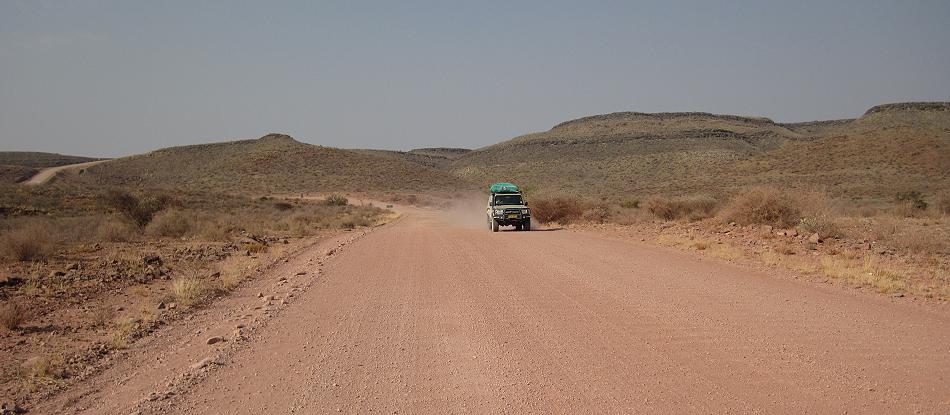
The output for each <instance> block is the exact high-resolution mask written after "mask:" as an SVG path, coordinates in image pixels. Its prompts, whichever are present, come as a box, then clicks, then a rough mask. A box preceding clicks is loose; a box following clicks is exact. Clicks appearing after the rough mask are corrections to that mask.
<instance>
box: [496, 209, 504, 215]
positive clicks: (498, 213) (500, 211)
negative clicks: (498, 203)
mask: <svg viewBox="0 0 950 415" xmlns="http://www.w3.org/2000/svg"><path fill="white" fill-rule="evenodd" d="M502 213H505V211H504V210H503V209H495V215H496V216H500V215H501V214H502Z"/></svg>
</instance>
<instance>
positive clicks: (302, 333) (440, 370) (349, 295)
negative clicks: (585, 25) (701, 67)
mask: <svg viewBox="0 0 950 415" xmlns="http://www.w3.org/2000/svg"><path fill="white" fill-rule="evenodd" d="M325 249H326V248H325V247H323V248H314V249H313V250H312V251H313V252H309V253H304V254H303V255H301V257H299V258H298V259H296V260H294V261H291V262H290V263H288V264H287V265H286V266H284V267H283V268H278V269H276V270H275V271H274V273H275V275H290V273H291V272H292V271H294V270H296V269H297V268H299V267H304V266H310V267H311V271H312V272H311V273H310V274H309V275H308V276H307V277H299V278H309V279H310V280H309V281H310V285H309V286H307V287H306V289H304V290H301V291H300V292H299V293H298V294H297V295H296V296H295V298H294V301H293V302H292V303H290V304H288V305H287V306H285V307H284V308H281V309H280V310H278V311H276V312H275V313H273V314H271V315H270V316H269V317H267V318H266V319H264V317H261V319H260V320H259V319H258V318H257V317H255V320H254V321H264V323H262V325H260V327H259V328H257V329H255V331H254V332H253V334H251V335H249V337H248V338H247V339H246V340H245V341H243V342H237V341H233V342H226V343H222V344H226V345H228V346H226V347H229V348H230V349H228V350H229V352H228V353H226V354H225V355H223V356H222V357H220V358H217V360H216V361H214V363H213V364H210V365H206V366H201V365H200V364H199V365H196V366H195V367H190V366H189V365H192V364H194V362H196V361H199V360H200V359H201V358H202V356H203V355H202V353H207V350H210V349H214V350H217V349H215V348H217V347H220V345H215V346H208V345H206V344H204V343H203V339H204V336H206V335H208V334H210V333H213V332H215V330H218V331H221V330H228V329H230V325H233V324H234V321H237V320H238V319H239V318H240V317H241V316H242V315H243V316H244V317H248V316H249V315H250V314H243V313H244V311H214V310H209V311H207V312H204V313H202V314H201V315H199V316H198V317H197V318H196V319H195V321H196V323H195V324H197V325H201V326H207V327H203V328H202V330H203V331H199V333H201V334H194V335H192V331H193V330H195V329H194V327H191V328H177V329H170V330H169V331H168V332H165V333H160V336H159V337H160V338H161V340H156V341H152V342H146V344H144V345H139V346H136V347H137V348H136V349H134V350H133V351H132V353H130V354H129V356H128V357H127V358H126V360H125V361H124V363H119V364H117V365H116V367H115V368H113V369H111V370H107V371H106V372H104V373H103V374H102V375H100V376H99V377H98V378H96V379H93V380H91V381H90V382H87V383H86V384H85V385H84V386H82V387H79V388H77V389H76V390H74V391H72V392H70V393H67V394H65V395H63V396H61V397H60V398H58V399H55V400H53V401H51V402H50V403H49V407H47V408H43V409H42V410H41V412H43V413H45V412H44V411H50V412H55V411H56V410H61V411H63V412H68V413H74V412H79V413H130V412H131V413H145V414H149V413H183V414H262V413H278V414H286V413H301V414H311V413H314V414H315V413H337V412H342V413H360V414H366V413H466V412H467V413H943V414H946V413H950V313H948V312H947V311H946V309H945V308H942V307H941V306H939V305H938V306H934V305H921V304H915V303H913V302H911V301H908V300H906V299H895V298H889V297H885V296H879V295H873V294H868V293H863V292H859V291H854V290H844V289H841V288H837V287H833V286H828V285H818V284H814V283H808V282H800V281H797V280H794V279H790V278H782V277H778V276H775V275H766V274H763V273H761V272H757V271H749V270H746V269H743V268H740V267H738V266H735V265H730V264H727V263H724V262H719V261H717V260H713V259H703V258H701V257H698V256H694V255H692V254H688V253H682V252H677V251H673V250H670V249H667V248H662V247H656V246H652V245H648V244H641V243H639V242H632V241H629V240H617V239H610V238H606V237H604V236H601V235H598V234H595V233H587V232H582V231H574V230H557V229H555V230H548V231H533V232H513V231H512V232H500V233H491V232H489V231H488V230H487V229H482V228H481V227H478V228H473V227H459V226H455V225H453V224H452V223H449V222H448V221H446V220H445V219H442V218H441V216H440V215H439V214H437V212H436V211H430V210H413V209H410V210H407V211H406V212H405V216H404V217H402V218H401V219H399V220H398V221H396V222H395V223H393V224H390V225H387V226H385V227H382V228H378V229H376V230H374V231H372V232H370V233H369V234H367V235H366V236H363V237H361V238H358V239H355V240H353V241H352V242H350V243H348V244H347V245H346V246H345V248H344V249H341V250H340V251H339V252H336V253H335V254H333V255H331V256H329V257H325V258H323V257H320V256H319V255H318V253H317V250H321V252H323V251H325ZM321 258H323V259H321ZM317 264H319V266H320V267H321V268H320V270H319V271H314V269H315V268H314V267H317ZM301 281H302V280H301ZM256 290H257V288H253V289H250V291H249V292H248V293H245V294H238V296H237V297H236V298H235V299H232V300H228V301H230V302H231V304H228V301H226V302H225V304H222V305H219V307H226V306H227V307H238V308H241V307H244V308H241V309H249V310H250V308H247V306H246V305H244V306H242V305H240V304H242V303H241V301H251V300H249V299H245V300H242V295H245V296H247V297H248V298H252V297H256V296H254V295H253V291H256ZM253 300H254V301H256V300H257V298H253ZM248 304H249V303H248ZM195 339H198V340H197V341H195ZM196 367H197V368H196ZM179 371H181V372H184V373H185V374H184V375H182V374H181V373H178V372H179ZM176 373H177V374H176ZM195 373H197V374H195ZM183 376H184V377H183ZM182 379H184V380H182ZM169 385H178V386H175V387H171V386H169ZM84 410H85V412H83V411H84Z"/></svg>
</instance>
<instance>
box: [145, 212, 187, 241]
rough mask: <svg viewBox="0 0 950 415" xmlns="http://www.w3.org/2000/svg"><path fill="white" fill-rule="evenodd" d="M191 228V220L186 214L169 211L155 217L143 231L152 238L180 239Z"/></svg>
mask: <svg viewBox="0 0 950 415" xmlns="http://www.w3.org/2000/svg"><path fill="white" fill-rule="evenodd" d="M193 227H194V225H193V223H192V220H191V218H190V217H189V216H188V215H187V214H185V213H184V212H181V211H178V210H169V211H165V212H161V213H159V214H157V215H155V218H154V219H152V221H151V222H150V223H149V224H148V226H147V227H146V228H145V231H146V233H148V234H149V235H153V236H164V237H170V238H180V237H182V236H184V235H185V234H186V233H188V232H190V231H191V230H192V228H193Z"/></svg>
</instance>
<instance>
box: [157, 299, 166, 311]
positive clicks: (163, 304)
mask: <svg viewBox="0 0 950 415" xmlns="http://www.w3.org/2000/svg"><path fill="white" fill-rule="evenodd" d="M166 307H167V305H165V302H164V301H162V302H160V303H158V309H159V310H164V309H165V308H166Z"/></svg>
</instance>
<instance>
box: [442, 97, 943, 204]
mask: <svg viewBox="0 0 950 415" xmlns="http://www.w3.org/2000/svg"><path fill="white" fill-rule="evenodd" d="M948 108H950V105H948V104H947V103H908V104H889V105H884V106H878V107H874V108H872V109H871V110H869V111H868V112H867V113H866V114H865V115H864V116H862V117H861V118H858V119H855V120H835V121H817V122H810V123H794V124H779V123H775V122H773V121H771V120H769V119H767V118H760V117H746V116H733V115H717V114H708V113H659V114H646V113H634V112H625V113H613V114H605V115H597V116H592V117H584V118H580V119H577V120H572V121H568V122H564V123H561V124H558V125H556V126H555V127H554V128H552V129H551V130H548V131H545V132H541V133H534V134H527V135H524V136H520V137H516V138H513V139H511V140H508V141H505V142H502V143H499V144H495V145H492V146H488V147H485V148H481V149H477V150H475V151H472V152H470V153H467V154H465V155H463V156H461V157H459V158H458V159H456V160H454V161H453V162H452V163H451V165H450V166H449V169H450V170H451V171H452V172H453V173H454V174H456V175H458V176H459V177H461V178H464V179H467V180H471V181H474V182H476V183H478V184H479V185H484V184H486V183H489V182H493V181H499V180H508V181H513V182H516V183H519V184H524V185H526V186H527V187H528V188H529V189H538V190H541V191H545V192H571V193H587V194H590V195H592V196H608V197H610V196H618V195H649V194H689V193H712V194H718V193H727V192H731V191H734V190H735V189H737V188H740V187H742V186H746V185H750V184H763V183H764V184H773V185H777V186H782V187H789V188H801V189H805V188H815V187H820V188H824V189H826V190H828V191H830V192H831V193H834V194H838V195H844V196H851V197H857V198H862V197H870V198H887V197H891V196H893V194H894V192H895V191H900V190H907V188H913V189H915V190H921V191H936V190H939V189H946V188H948V187H950V110H948Z"/></svg>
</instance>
